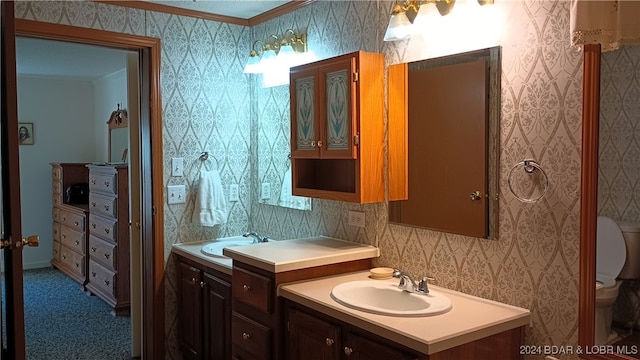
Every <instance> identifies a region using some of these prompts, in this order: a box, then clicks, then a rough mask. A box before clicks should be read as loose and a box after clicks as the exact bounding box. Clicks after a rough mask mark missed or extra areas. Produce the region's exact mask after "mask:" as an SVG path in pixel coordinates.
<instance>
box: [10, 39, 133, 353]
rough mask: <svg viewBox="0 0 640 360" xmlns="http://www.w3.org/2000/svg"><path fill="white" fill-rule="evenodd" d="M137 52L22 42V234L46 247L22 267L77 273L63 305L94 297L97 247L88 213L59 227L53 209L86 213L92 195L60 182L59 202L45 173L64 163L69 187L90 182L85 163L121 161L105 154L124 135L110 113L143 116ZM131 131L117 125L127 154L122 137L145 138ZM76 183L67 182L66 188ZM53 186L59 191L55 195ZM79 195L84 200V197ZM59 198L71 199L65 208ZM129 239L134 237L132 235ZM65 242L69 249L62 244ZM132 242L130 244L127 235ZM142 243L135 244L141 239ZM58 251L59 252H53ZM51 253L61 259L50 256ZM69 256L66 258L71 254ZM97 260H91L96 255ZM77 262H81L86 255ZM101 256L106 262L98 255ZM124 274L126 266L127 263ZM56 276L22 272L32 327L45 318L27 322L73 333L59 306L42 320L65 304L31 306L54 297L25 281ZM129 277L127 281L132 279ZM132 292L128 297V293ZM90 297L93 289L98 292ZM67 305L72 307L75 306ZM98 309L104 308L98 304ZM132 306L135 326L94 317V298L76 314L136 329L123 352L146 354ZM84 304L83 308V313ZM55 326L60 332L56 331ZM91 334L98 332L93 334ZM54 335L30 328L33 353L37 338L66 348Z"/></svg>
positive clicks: (32, 251) (32, 252)
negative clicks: (25, 137)
mask: <svg viewBox="0 0 640 360" xmlns="http://www.w3.org/2000/svg"><path fill="white" fill-rule="evenodd" d="M131 55H134V60H137V53H136V52H134V51H127V50H122V49H113V48H106V47H101V46H95V45H88V44H77V43H70V42H63V41H55V40H48V39H37V38H32V37H17V39H16V65H17V72H18V82H17V85H18V105H19V106H18V117H19V119H21V120H19V121H20V123H25V124H29V125H30V133H29V134H30V139H31V140H32V141H31V142H30V143H29V146H27V145H21V146H20V163H21V169H20V174H21V189H22V194H21V208H22V213H23V216H22V229H23V232H24V233H28V234H39V235H40V246H39V247H36V248H29V249H28V250H26V251H24V252H23V268H24V269H25V270H27V269H42V268H47V267H50V266H51V265H53V266H54V267H55V268H56V269H58V270H60V271H62V272H63V273H65V274H66V276H68V277H69V278H74V279H76V280H75V282H76V284H77V286H76V287H70V286H66V287H62V288H64V289H68V290H71V291H67V292H66V294H67V295H66V296H60V295H57V296H56V298H57V300H56V302H58V303H67V304H73V303H76V302H77V303H83V302H85V301H88V300H89V299H86V297H84V295H83V294H82V291H85V292H87V293H91V291H89V290H87V288H86V287H85V283H86V281H87V279H88V277H87V276H88V275H87V274H88V271H87V270H86V269H87V268H88V267H89V264H88V262H89V257H88V256H89V255H95V254H96V253H93V254H92V253H91V251H90V250H89V246H86V245H85V244H86V241H87V239H88V237H87V235H88V231H87V226H88V224H86V220H85V224H86V225H85V228H84V229H85V230H84V231H83V232H79V231H76V230H82V229H71V228H67V227H66V226H61V225H60V219H56V220H55V223H54V227H53V228H56V230H57V231H56V230H53V229H52V226H51V224H52V223H51V216H52V210H51V209H53V213H56V212H57V211H60V212H62V211H65V213H66V212H67V211H73V212H72V213H70V214H73V213H75V212H77V211H80V213H81V214H82V213H84V211H83V210H82V209H84V210H86V208H87V206H88V198H87V197H86V194H85V197H84V198H83V199H74V198H73V197H74V196H73V194H72V193H71V192H69V193H67V188H66V186H65V187H64V188H60V186H58V188H57V189H55V188H56V187H55V186H54V197H58V198H60V197H61V198H62V199H58V201H57V202H56V201H53V203H52V193H51V186H50V181H49V180H48V179H49V178H50V177H51V171H52V169H55V170H54V172H55V171H58V170H59V171H61V172H62V171H63V169H64V174H63V175H62V176H63V177H61V178H59V180H61V183H63V184H64V183H66V184H69V183H72V182H76V181H81V182H84V183H88V182H89V179H88V176H87V175H88V170H87V169H86V167H85V166H84V164H88V163H107V162H115V159H112V158H111V156H110V154H109V152H108V150H109V149H110V148H111V147H112V146H111V145H113V144H111V143H110V142H111V141H113V140H114V139H117V137H115V136H112V134H113V132H112V130H111V129H109V128H110V126H108V125H107V120H109V116H110V114H112V112H113V111H116V107H117V108H118V109H122V110H123V111H128V114H129V115H128V119H129V120H130V121H131V122H134V123H136V124H137V123H138V121H139V116H138V114H137V111H139V108H140V107H139V104H138V102H139V99H140V97H139V95H138V88H139V79H138V76H137V75H138V72H139V71H138V68H139V64H138V62H137V61H135V62H134V63H133V64H132V65H131V67H132V68H131V69H129V68H128V61H127V60H128V57H129V56H131ZM129 78H131V81H128V80H129ZM133 128H134V129H135V130H136V132H129V131H128V129H127V128H122V129H118V131H122V130H124V131H125V132H123V134H122V136H121V137H122V138H123V139H117V140H120V143H121V145H119V146H118V148H119V149H120V151H122V147H121V146H123V145H122V144H124V147H126V148H129V147H130V146H129V145H128V143H129V140H128V137H129V135H128V134H131V135H132V137H133V138H134V139H135V138H137V137H138V136H139V133H138V132H137V130H138V127H133ZM131 153H132V155H134V156H133V157H136V158H137V157H138V155H139V151H138V150H137V148H136V149H132V152H131ZM117 160H118V161H120V160H122V161H125V160H128V159H125V160H123V159H120V157H119V156H118V159H117ZM126 162H128V161H126ZM52 163H56V164H59V163H64V165H55V166H51V165H50V164H52ZM129 174H139V171H129ZM83 175H84V176H83ZM72 176H77V177H78V178H77V179H76V178H73V179H71V178H70V177H72ZM55 184H60V182H58V181H56V182H54V185H55ZM75 185H77V184H75ZM69 186H71V185H69ZM78 188H80V187H78ZM71 189H72V188H69V190H71ZM56 192H57V193H58V195H55V193H56ZM133 194H136V195H138V196H139V189H137V188H136V189H134V188H133V187H131V186H129V195H130V198H131V196H132V195H133ZM76 197H77V198H80V197H81V196H76ZM130 198H129V199H126V200H125V199H118V202H121V201H125V204H130V203H131V201H130ZM60 200H62V204H64V205H61V203H60ZM83 204H84V205H83ZM63 207H64V209H63ZM129 207H130V205H127V208H129ZM67 209H70V210H67ZM138 211H139V209H138ZM83 217H84V215H83ZM132 217H135V218H139V214H135V215H134V214H132ZM121 220H122V219H121ZM120 223H122V221H119V224H118V228H120V226H121V224H120ZM128 223H129V219H126V221H125V222H124V224H128ZM127 228H128V226H127V225H125V228H124V231H127V232H129V231H128V230H127ZM54 234H55V235H54ZM73 236H78V238H77V239H76V243H75V244H80V245H76V246H75V247H74V246H73V244H71V247H69V246H68V244H69V242H68V241H67V239H69V238H70V237H73ZM130 237H131V235H129V236H128V237H127V238H130ZM138 238H139V236H138ZM52 240H53V241H52ZM96 241H97V240H96ZM61 243H62V246H63V247H64V249H60V245H61ZM119 243H120V244H122V239H120V241H119ZM126 243H128V241H125V244H126ZM135 243H136V244H138V243H139V240H138V241H136V242H135ZM128 247H129V246H128V245H127V251H129V249H128ZM54 254H57V255H55V256H54ZM69 255H71V256H73V257H74V259H75V257H76V256H78V257H80V258H78V259H76V260H75V261H79V262H80V263H81V264H82V265H81V266H80V267H79V268H78V267H76V268H73V267H71V268H70V269H69V267H68V266H67V264H68V261H67V260H66V259H67V258H69ZM105 255H106V254H105ZM52 257H53V258H54V260H52ZM62 257H64V260H63V259H62ZM91 258H92V259H93V256H92V257H91ZM80 259H84V262H83V261H82V260H80ZM96 259H98V260H100V258H98V257H96ZM127 263H128V260H127ZM106 265H107V266H108V265H109V263H108V262H107V263H106ZM134 265H135V266H134ZM125 268H126V269H129V268H130V267H129V266H128V264H127V266H126V267H125ZM79 269H83V270H84V272H85V274H82V273H81V271H80V273H79ZM127 272H128V273H129V271H128V270H127ZM27 274H29V276H27ZM37 274H40V276H37ZM50 274H51V273H50V272H46V271H36V270H30V271H28V272H27V273H25V277H24V281H25V317H26V320H27V325H28V327H27V330H29V326H30V327H34V326H36V325H37V326H41V325H42V324H40V323H38V324H34V323H30V321H29V319H34V318H40V319H42V321H44V322H45V323H49V324H50V325H52V327H57V328H59V329H61V331H62V329H68V332H69V333H72V332H73V329H74V327H73V326H69V325H70V321H72V320H69V321H64V320H63V319H61V318H60V317H59V316H56V314H55V313H50V314H45V316H44V317H43V316H42V314H41V312H42V311H43V310H46V309H50V310H51V311H56V310H57V309H58V307H47V306H42V307H40V309H41V310H35V311H34V310H33V309H34V306H33V304H34V302H37V301H38V300H43V299H42V298H49V295H48V294H45V293H41V292H34V291H26V289H29V288H30V287H29V286H30V285H31V284H29V283H28V281H27V280H29V281H30V282H32V283H38V282H40V281H41V280H40V279H41V278H42V277H47V276H49V277H51V278H52V279H59V277H54V276H51V275H50ZM118 277H119V279H120V278H121V277H122V275H121V274H119V275H118ZM139 277H140V261H139V260H137V261H134V262H132V266H131V271H130V273H129V274H127V277H126V279H127V281H126V283H127V284H128V283H129V281H128V279H130V278H139ZM122 283H123V284H124V283H125V282H122ZM29 294H32V296H34V295H33V294H36V295H35V296H36V297H35V298H33V297H32V298H29V297H28V295H29ZM126 294H129V291H128V290H127V291H126ZM93 295H94V296H96V294H93ZM103 296H104V295H103ZM136 296H137V297H136ZM96 297H99V296H96ZM128 297H129V296H128ZM130 297H131V304H139V303H140V298H139V297H140V293H139V292H131V296H130ZM39 298H40V299H39ZM71 299H75V300H71ZM95 300H96V299H94V300H91V301H92V302H91V303H94V304H97V305H98V306H99V305H102V303H101V302H100V301H95ZM127 302H128V300H127ZM62 308H65V307H62ZM68 308H73V306H69V307H68ZM100 308H101V309H102V307H101V306H100ZM129 308H130V309H131V310H130V314H131V315H130V316H128V315H127V316H126V318H127V319H129V320H130V321H129V323H131V322H133V324H132V325H135V326H128V329H123V327H124V326H126V324H127V321H126V320H127V319H125V318H124V317H122V318H119V319H110V318H109V317H108V316H107V317H102V314H100V313H99V312H98V313H96V314H95V315H90V314H92V313H93V310H92V308H91V307H89V306H88V304H87V306H82V307H78V309H79V310H78V312H77V313H76V314H77V316H75V319H78V318H84V319H87V318H92V317H94V316H98V317H102V318H103V319H104V320H103V321H104V322H105V323H104V325H105V326H103V327H102V328H104V329H105V330H106V329H109V328H110V327H111V328H114V329H115V328H117V329H118V332H123V335H119V336H121V338H122V339H127V336H126V335H124V334H126V333H130V335H129V337H128V341H126V342H122V343H124V344H127V346H126V347H127V348H126V349H122V351H126V352H127V353H130V354H131V355H133V356H140V352H141V351H140V349H141V330H140V326H139V324H140V311H139V306H130V307H129ZM29 309H31V311H29ZM80 309H82V312H81V311H80ZM34 312H36V313H34ZM65 312H66V311H65ZM107 312H108V309H107ZM42 321H39V322H42ZM90 324H92V322H91V321H88V322H80V323H78V324H76V326H77V327H78V328H82V327H83V326H88V325H90ZM115 324H117V326H115ZM132 330H135V332H132ZM58 333H59V332H56V334H58ZM86 334H87V336H91V332H87V333H86ZM51 335H52V334H49V333H47V332H37V334H34V333H33V331H27V332H26V338H27V339H26V340H27V345H28V346H27V350H28V351H27V355H29V356H32V355H33V353H32V352H33V351H36V352H37V347H38V346H37V344H47V343H51V344H52V346H54V345H55V346H56V347H57V346H60V344H59V343H60V341H53V342H52V341H51V338H50V336H51ZM36 339H37V340H36ZM47 340H49V341H47ZM61 341H62V342H67V341H69V342H71V341H78V338H77V337H74V336H67V337H63V338H62V340H61ZM106 342H107V340H106V339H101V338H96V339H93V340H92V341H91V343H94V344H106ZM129 344H131V345H129ZM74 347H76V346H69V347H66V348H65V347H61V351H65V352H66V351H78V349H74V350H66V349H73V348H74ZM112 347H113V348H114V351H115V348H116V347H117V348H120V345H118V344H116V345H114V346H112Z"/></svg>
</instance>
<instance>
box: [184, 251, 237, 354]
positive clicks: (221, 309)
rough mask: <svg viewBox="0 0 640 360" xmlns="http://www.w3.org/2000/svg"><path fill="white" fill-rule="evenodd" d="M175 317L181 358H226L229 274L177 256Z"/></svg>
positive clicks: (229, 349) (227, 350)
mask: <svg viewBox="0 0 640 360" xmlns="http://www.w3.org/2000/svg"><path fill="white" fill-rule="evenodd" d="M178 321H179V334H178V337H179V343H180V349H181V350H182V355H183V357H184V358H185V359H211V360H213V359H216V360H224V359H230V358H231V336H230V334H231V277H230V276H229V275H227V274H223V273H221V272H219V271H215V270H212V269H207V268H206V267H203V266H201V265H199V264H197V263H195V262H192V261H189V260H188V259H184V258H182V257H179V258H178Z"/></svg>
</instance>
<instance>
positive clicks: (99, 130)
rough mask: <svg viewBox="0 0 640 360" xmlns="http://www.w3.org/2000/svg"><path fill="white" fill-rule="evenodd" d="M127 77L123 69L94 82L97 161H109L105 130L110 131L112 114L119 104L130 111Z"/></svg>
mask: <svg viewBox="0 0 640 360" xmlns="http://www.w3.org/2000/svg"><path fill="white" fill-rule="evenodd" d="M123 59H124V55H123ZM126 75H127V72H126V69H122V70H120V71H116V72H115V73H113V74H110V75H107V76H104V77H102V78H100V79H98V80H95V81H93V85H94V99H95V100H94V104H95V107H94V119H95V140H96V159H95V161H99V162H107V161H109V154H108V149H109V133H108V131H105V129H108V127H107V120H109V116H111V113H112V112H113V111H115V110H116V109H117V108H118V104H120V109H125V110H127V111H128V109H129V107H128V106H127V78H126Z"/></svg>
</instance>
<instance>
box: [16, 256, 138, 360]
mask: <svg viewBox="0 0 640 360" xmlns="http://www.w3.org/2000/svg"><path fill="white" fill-rule="evenodd" d="M24 298H25V304H24V307H25V309H24V310H25V330H26V334H27V335H26V347H27V360H58V359H60V360H63V359H64V360H67V359H69V360H70V359H75V360H120V359H129V358H130V357H131V356H130V354H131V323H130V320H131V319H130V318H129V317H126V316H120V317H114V316H112V315H111V314H110V311H111V308H110V307H109V306H108V305H107V304H106V303H104V302H103V301H102V300H100V299H99V298H98V297H96V296H88V295H86V294H85V293H83V292H82V290H81V286H80V284H79V283H77V282H75V281H74V280H72V279H71V278H69V277H68V276H66V275H64V274H63V273H62V272H60V271H59V270H57V269H54V268H43V269H33V270H26V271H25V272H24Z"/></svg>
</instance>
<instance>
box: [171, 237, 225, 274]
mask: <svg viewBox="0 0 640 360" xmlns="http://www.w3.org/2000/svg"><path fill="white" fill-rule="evenodd" d="M208 243H210V241H207V242H199V243H187V244H174V245H173V246H172V247H171V252H173V253H175V254H178V255H180V256H183V257H185V258H187V259H189V260H191V261H195V262H197V263H198V264H201V265H203V266H207V267H210V268H212V269H213V270H217V271H220V272H221V273H223V274H227V275H231V265H232V261H231V259H223V258H216V257H213V256H207V255H205V254H203V253H202V252H200V248H201V247H202V245H205V244H208Z"/></svg>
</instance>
